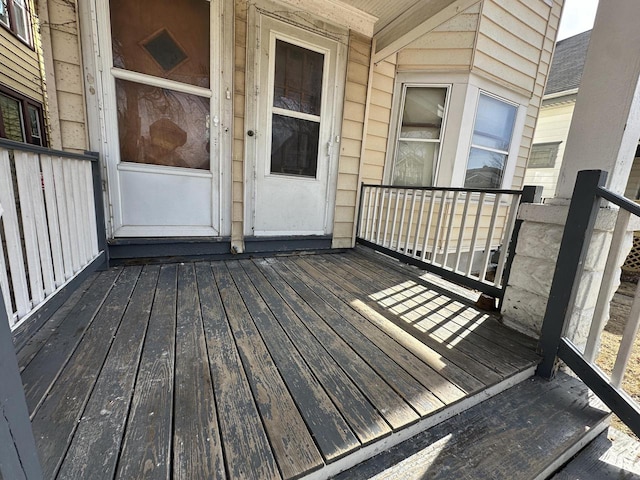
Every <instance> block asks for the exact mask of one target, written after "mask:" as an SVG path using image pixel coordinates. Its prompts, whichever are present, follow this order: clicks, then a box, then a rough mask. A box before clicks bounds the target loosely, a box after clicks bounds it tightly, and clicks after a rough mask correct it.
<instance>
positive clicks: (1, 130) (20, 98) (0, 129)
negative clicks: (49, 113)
mask: <svg viewBox="0 0 640 480" xmlns="http://www.w3.org/2000/svg"><path fill="white" fill-rule="evenodd" d="M0 94H2V95H5V96H7V97H9V98H11V99H13V100H15V101H17V102H18V103H19V105H20V121H21V123H22V134H23V140H22V142H23V143H28V144H30V145H39V146H42V147H46V146H48V139H47V133H46V132H47V131H46V128H45V122H44V108H43V105H42V104H41V103H40V102H37V101H35V100H32V99H30V98H28V97H26V96H24V95H21V94H20V93H18V92H16V91H14V90H11V89H9V88H7V87H5V86H4V85H0ZM29 107H31V108H34V109H35V110H36V111H37V112H38V117H39V118H38V120H39V121H38V126H39V127H40V137H39V138H40V143H34V138H38V137H34V136H33V132H32V131H31V121H30V116H29ZM0 138H4V139H6V138H7V137H6V134H5V126H4V120H3V117H2V115H1V114H0Z"/></svg>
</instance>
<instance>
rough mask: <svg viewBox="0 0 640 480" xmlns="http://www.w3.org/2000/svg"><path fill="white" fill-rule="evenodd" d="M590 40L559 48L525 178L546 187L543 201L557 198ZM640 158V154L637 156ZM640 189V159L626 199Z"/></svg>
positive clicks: (581, 39)
mask: <svg viewBox="0 0 640 480" xmlns="http://www.w3.org/2000/svg"><path fill="white" fill-rule="evenodd" d="M590 37H591V31H590V30H589V31H587V32H583V33H580V34H578V35H575V36H573V37H570V38H567V39H564V40H561V41H559V42H558V43H557V45H556V50H555V53H554V57H553V62H552V63H551V70H550V72H549V80H548V81H547V86H546V88H545V91H544V97H543V99H542V108H541V109H540V115H539V116H538V123H537V125H536V131H535V135H534V137H533V147H532V149H531V156H530V158H529V162H528V164H527V170H526V173H525V177H524V184H525V185H541V186H542V187H543V188H544V190H543V194H542V196H543V198H549V197H553V194H554V192H555V190H556V184H557V182H558V174H559V172H560V166H561V165H562V158H563V155H564V149H565V146H566V143H567V137H568V135H569V127H570V126H571V118H572V117H573V109H574V108H575V103H576V98H577V96H578V88H579V87H580V80H581V78H582V71H583V69H584V62H585V58H586V56H587V48H588V47H589V39H590ZM638 156H640V152H638V153H636V157H638ZM639 190H640V162H638V161H637V160H636V161H635V162H634V166H633V168H632V170H631V174H630V175H629V182H628V184H627V189H626V191H625V196H626V197H627V198H632V199H638V198H640V191H639Z"/></svg>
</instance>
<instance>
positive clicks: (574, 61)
mask: <svg viewBox="0 0 640 480" xmlns="http://www.w3.org/2000/svg"><path fill="white" fill-rule="evenodd" d="M590 37H591V30H589V31H587V32H583V33H579V34H578V35H575V36H573V37H569V38H565V39H564V40H560V41H559V42H558V43H557V44H556V51H555V53H554V55H553V61H552V62H551V70H550V72H549V80H547V88H546V89H545V91H544V94H545V95H549V94H551V93H558V92H564V91H565V90H572V89H574V88H578V87H579V86H580V80H581V79H582V70H583V69H584V61H585V58H586V56H587V48H588V47H589V38H590Z"/></svg>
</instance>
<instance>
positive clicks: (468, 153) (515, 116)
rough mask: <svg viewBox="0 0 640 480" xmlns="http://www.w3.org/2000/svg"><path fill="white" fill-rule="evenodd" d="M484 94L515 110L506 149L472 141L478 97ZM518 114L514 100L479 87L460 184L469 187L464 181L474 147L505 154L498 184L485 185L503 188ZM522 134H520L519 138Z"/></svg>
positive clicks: (476, 117)
mask: <svg viewBox="0 0 640 480" xmlns="http://www.w3.org/2000/svg"><path fill="white" fill-rule="evenodd" d="M483 95H484V96H486V97H489V98H493V99H495V100H498V101H499V102H502V103H505V104H507V105H510V106H512V107H514V108H515V112H514V117H513V126H512V127H511V135H510V137H509V146H508V147H507V149H506V150H500V149H497V148H491V147H486V146H483V145H476V144H475V143H473V137H474V134H475V131H476V122H477V121H478V111H479V108H480V98H482V96H483ZM519 114H520V104H518V103H516V102H512V101H510V100H507V99H506V98H504V97H501V96H499V95H496V94H495V93H491V92H488V91H486V90H484V89H479V90H478V96H477V98H476V107H475V111H474V114H473V123H472V126H471V137H470V138H469V149H468V151H467V161H466V164H465V168H464V176H463V178H462V185H463V187H464V188H471V187H466V183H467V171H468V170H469V159H470V157H471V149H473V148H475V149H477V150H482V151H484V152H491V153H498V154H500V155H504V156H505V160H504V165H503V166H502V176H501V178H500V185H498V186H496V187H487V188H503V187H504V185H505V179H506V176H507V172H508V169H507V166H508V165H509V163H510V159H511V152H512V150H513V145H514V141H513V140H514V138H515V137H516V127H517V125H518V117H519ZM521 137H522V136H521V135H520V138H521Z"/></svg>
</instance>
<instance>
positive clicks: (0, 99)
mask: <svg viewBox="0 0 640 480" xmlns="http://www.w3.org/2000/svg"><path fill="white" fill-rule="evenodd" d="M0 138H6V139H8V140H13V141H15V142H25V143H31V144H32V145H40V146H46V141H45V138H44V128H43V117H42V107H41V105H40V104H38V103H36V102H34V101H32V100H29V99H27V98H26V97H22V96H21V95H18V94H15V95H13V94H10V93H8V92H6V91H4V89H3V90H0Z"/></svg>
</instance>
